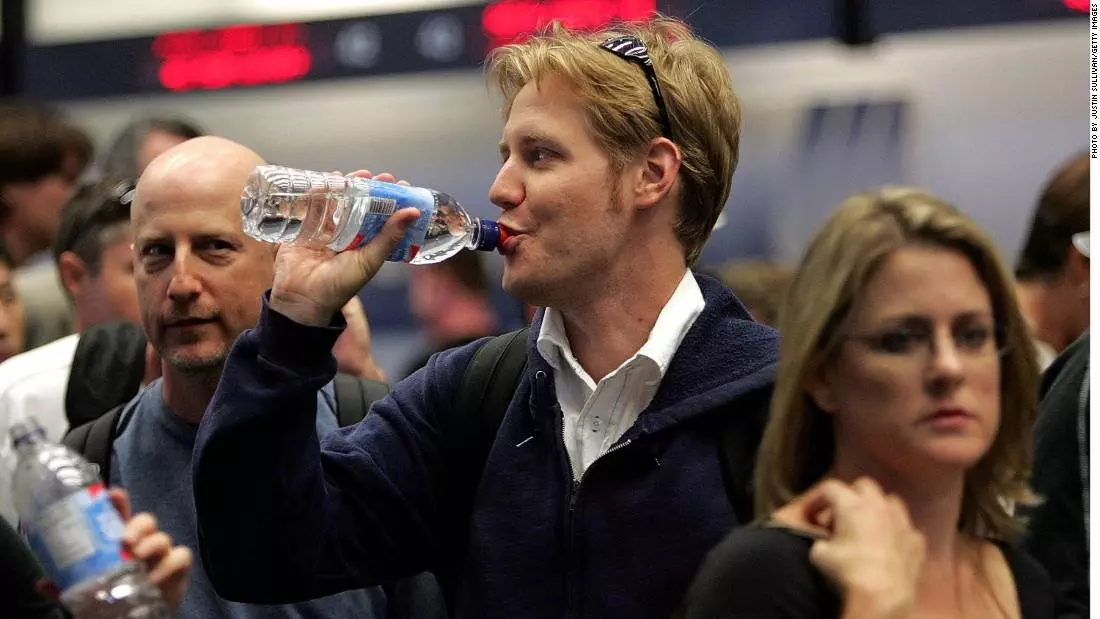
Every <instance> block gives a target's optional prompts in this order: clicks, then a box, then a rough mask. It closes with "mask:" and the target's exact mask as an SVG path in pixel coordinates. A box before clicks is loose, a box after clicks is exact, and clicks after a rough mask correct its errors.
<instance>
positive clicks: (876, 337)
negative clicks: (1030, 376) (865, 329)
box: [842, 323, 1012, 363]
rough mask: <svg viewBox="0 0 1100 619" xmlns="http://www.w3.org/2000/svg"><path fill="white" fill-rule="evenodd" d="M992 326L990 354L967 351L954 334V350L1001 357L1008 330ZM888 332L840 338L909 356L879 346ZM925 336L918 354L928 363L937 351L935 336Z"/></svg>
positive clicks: (1006, 346) (1007, 347) (968, 354)
mask: <svg viewBox="0 0 1100 619" xmlns="http://www.w3.org/2000/svg"><path fill="white" fill-rule="evenodd" d="M983 326H985V325H983ZM992 327H993V334H992V335H993V343H994V346H995V348H994V349H993V350H992V351H991V353H992V354H990V352H987V351H973V352H971V351H967V350H966V349H965V348H964V347H962V346H960V345H959V343H958V341H957V340H956V337H955V336H954V335H953V336H952V338H951V339H952V343H953V349H954V350H955V351H957V352H958V353H960V356H962V357H965V358H982V357H984V356H986V355H988V356H989V358H995V359H1001V358H1003V357H1004V356H1005V355H1007V354H1008V353H1009V351H1010V350H1011V349H1012V347H1011V345H1010V344H1009V342H1008V331H1007V329H1005V327H1004V326H1003V325H1002V324H1000V323H993V325H992ZM898 330H899V331H900V330H908V331H912V329H905V328H903V329H898ZM889 334H890V330H889V329H884V330H882V331H879V332H870V333H849V334H846V335H844V336H843V338H842V340H843V341H849V340H854V341H857V342H860V343H862V344H865V345H866V346H867V347H868V348H869V349H870V350H871V351H872V352H874V353H876V354H881V355H887V356H890V357H907V356H910V355H911V353H902V352H890V351H888V350H883V349H882V348H881V346H880V345H881V342H882V339H883V337H885V336H886V335H889ZM926 336H927V337H925V339H924V341H922V342H920V343H919V346H920V354H921V355H923V361H924V363H928V362H929V361H931V360H932V359H934V358H935V355H936V352H937V349H936V338H935V337H933V334H932V333H927V334H926Z"/></svg>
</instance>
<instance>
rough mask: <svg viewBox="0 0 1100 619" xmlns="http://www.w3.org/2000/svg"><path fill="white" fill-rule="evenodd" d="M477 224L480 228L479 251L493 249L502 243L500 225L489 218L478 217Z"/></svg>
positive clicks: (477, 247)
mask: <svg viewBox="0 0 1100 619" xmlns="http://www.w3.org/2000/svg"><path fill="white" fill-rule="evenodd" d="M477 226H478V228H479V230H480V232H479V234H478V238H477V246H476V247H474V249H476V250H478V251H493V250H494V249H496V248H497V245H499V244H500V226H499V225H498V224H497V222H495V221H492V220H489V219H478V220H477Z"/></svg>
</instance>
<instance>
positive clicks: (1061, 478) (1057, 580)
mask: <svg viewBox="0 0 1100 619" xmlns="http://www.w3.org/2000/svg"><path fill="white" fill-rule="evenodd" d="M1088 236H1089V233H1088V232H1081V233H1078V234H1075V235H1074V246H1075V247H1076V248H1077V249H1078V251H1080V252H1082V253H1083V254H1084V255H1085V257H1088V255H1089V242H1088ZM1090 350H1091V347H1090V344H1089V331H1088V330H1086V331H1085V333H1084V334H1083V335H1081V337H1079V338H1077V341H1075V342H1074V343H1073V344H1070V346H1069V347H1068V348H1066V349H1065V350H1063V351H1062V353H1061V354H1060V355H1058V358H1057V359H1055V360H1054V363H1052V364H1051V365H1050V367H1048V368H1047V370H1046V372H1045V373H1044V374H1043V382H1042V387H1041V390H1040V393H1041V395H1042V401H1041V402H1040V404H1039V421H1038V422H1036V424H1035V472H1034V473H1033V475H1032V485H1033V486H1034V488H1035V492H1036V493H1038V495H1039V496H1040V497H1042V499H1043V500H1042V502H1041V503H1040V504H1039V505H1037V506H1035V507H1033V508H1031V509H1030V510H1027V511H1025V516H1026V517H1027V522H1028V528H1027V536H1026V538H1025V547H1026V548H1027V549H1028V552H1030V553H1031V554H1032V556H1034V557H1035V558H1036V559H1038V561H1039V562H1040V563H1042V564H1043V567H1045V568H1046V569H1047V572H1048V573H1049V574H1050V578H1051V580H1052V581H1053V582H1054V587H1055V590H1056V592H1057V594H1058V617H1060V618H1062V619H1071V618H1072V619H1084V618H1085V617H1088V616H1089V427H1090V425H1091V423H1090V419H1089V401H1090V395H1091V394H1090V389H1089V375H1090V371H1089V352H1090Z"/></svg>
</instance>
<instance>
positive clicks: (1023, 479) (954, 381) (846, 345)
mask: <svg viewBox="0 0 1100 619" xmlns="http://www.w3.org/2000/svg"><path fill="white" fill-rule="evenodd" d="M1013 285H1014V282H1013V279H1012V277H1011V275H1010V273H1009V271H1008V269H1007V268H1006V267H1005V266H1004V265H1003V264H1002V263H1001V260H1000V259H999V258H998V255H997V252H996V249H995V248H994V246H993V244H992V242H991V241H990V240H989V239H988V237H987V236H986V235H985V233H984V232H982V230H981V229H980V228H978V226H977V225H976V224H975V223H974V222H973V221H971V220H970V219H968V218H967V217H966V216H964V215H962V214H961V213H960V212H959V211H958V210H956V209H955V208H954V207H952V206H949V205H947V204H946V203H944V202H942V201H940V200H938V199H937V198H935V197H933V196H931V195H928V194H926V193H923V192H920V191H916V190H911V189H904V188H887V189H883V190H880V191H876V192H872V193H865V194H857V195H855V196H853V197H851V198H849V199H848V200H846V201H845V202H844V203H842V204H841V205H840V207H839V209H838V211H837V212H836V213H835V214H834V215H833V216H832V217H831V218H830V219H829V221H827V222H826V224H825V226H824V227H823V228H822V229H821V231H819V232H818V234H817V235H816V236H815V238H814V239H813V240H812V241H811V243H810V246H809V248H808V249H807V251H806V254H805V256H804V257H803V259H802V261H801V263H800V264H799V266H798V268H797V270H796V272H795V275H794V278H793V279H792V283H791V287H790V291H789V293H788V295H787V297H786V300H785V309H784V312H783V314H782V319H781V323H780V327H779V328H780V331H781V333H782V334H783V339H782V343H781V345H780V346H781V347H780V361H779V363H780V369H779V375H778V377H777V378H776V386H775V393H774V397H773V399H772V414H771V417H770V418H769V420H768V424H767V428H766V429H765V431H764V440H763V442H762V444H761V446H760V451H759V456H758V459H757V466H756V483H755V494H756V506H757V514H758V518H759V520H758V521H757V522H756V523H754V525H753V526H751V527H743V528H741V529H738V530H735V531H734V532H732V533H731V534H730V535H729V536H728V537H727V538H726V539H725V540H723V541H722V542H721V544H719V545H718V546H717V547H716V548H715V550H713V551H712V552H711V553H710V555H709V556H708V558H707V560H706V562H705V564H704V567H703V568H702V569H701V571H700V574H699V576H698V577H697V579H696V582H695V584H694V585H693V587H692V590H691V593H690V594H689V596H688V600H687V604H686V605H687V612H686V617H687V619H720V618H725V617H767V618H768V619H816V618H822V619H826V618H829V619H832V618H838V617H844V618H846V619H849V618H850V619H856V618H859V619H893V618H903V617H905V618H908V617H1002V618H1005V619H1016V618H1023V619H1048V618H1050V617H1052V616H1053V615H1052V611H1053V607H1054V596H1053V591H1052V589H1051V586H1050V581H1049V578H1048V577H1047V575H1046V573H1045V572H1044V570H1043V569H1042V568H1041V567H1040V566H1039V565H1038V564H1037V563H1036V562H1035V561H1034V560H1033V559H1031V558H1030V557H1029V556H1028V555H1027V554H1025V553H1024V552H1023V551H1021V550H1019V549H1018V548H1017V546H1016V542H1017V539H1018V534H1019V533H1020V531H1021V529H1022V524H1021V522H1020V521H1019V520H1018V519H1017V518H1016V517H1015V516H1014V515H1013V514H1012V513H1011V511H1010V510H1009V509H1008V508H1007V507H1006V505H1005V503H1004V502H1002V499H1004V498H1009V499H1011V500H1013V501H1015V502H1016V504H1028V503H1031V502H1033V501H1034V496H1033V495H1032V493H1031V492H1030V490H1029V489H1028V485H1027V480H1028V476H1029V474H1030V471H1031V461H1032V460H1031V436H1032V434H1031V433H1032V427H1033V424H1034V422H1035V417H1036V408H1037V402H1036V392H1037V386H1038V374H1037V372H1036V371H1035V351H1034V349H1033V348H1032V345H1031V343H1030V335H1029V332H1028V328H1027V325H1026V322H1025V320H1024V318H1023V316H1022V314H1021V313H1020V309H1019V306H1018V305H1017V301H1016V297H1015V294H1014V291H1013Z"/></svg>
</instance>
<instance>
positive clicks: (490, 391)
mask: <svg viewBox="0 0 1100 619" xmlns="http://www.w3.org/2000/svg"><path fill="white" fill-rule="evenodd" d="M529 332H530V328H527V327H525V328H523V329H519V330H517V331H512V332H510V333H505V334H503V335H498V336H496V337H494V338H492V339H490V340H489V341H488V342H486V343H485V344H483V345H482V346H481V348H479V349H478V350H477V352H475V353H474V356H473V359H471V360H470V364H469V365H468V366H467V367H466V372H465V374H464V375H463V378H462V388H461V390H460V391H459V394H458V399H457V400H456V402H455V407H454V410H453V411H452V414H451V415H450V416H449V417H448V419H447V421H446V422H445V425H446V427H445V428H444V433H445V434H444V436H446V437H447V438H446V440H445V442H444V444H445V450H446V453H445V454H444V459H445V461H446V469H445V470H446V471H447V474H446V478H447V479H446V486H445V487H446V490H445V492H446V494H447V497H446V501H447V502H446V507H445V511H444V515H443V526H444V527H446V530H445V534H444V545H445V548H444V551H445V554H444V556H445V557H446V560H447V565H446V566H445V567H444V568H443V570H442V571H441V572H440V573H437V574H436V576H437V578H438V579H439V581H440V584H441V585H442V587H443V590H444V594H445V597H446V598H447V603H448V605H449V606H451V607H452V610H453V606H454V601H455V594H456V593H457V588H458V585H459V581H460V577H461V570H462V562H463V560H464V559H465V556H466V552H467V548H468V546H469V539H470V514H471V512H472V511H473V506H474V498H475V497H476V495H477V488H478V485H479V483H480V481H481V473H482V470H483V469H484V468H485V461H486V459H488V457H489V450H490V449H491V448H492V446H493V442H494V441H495V440H496V435H497V430H498V429H499V428H500V424H501V422H502V421H503V420H504V415H505V414H506V413H507V411H508V406H509V405H510V404H511V403H512V398H513V396H515V394H516V390H517V388H518V387H519V383H520V380H521V379H522V377H523V373H524V371H525V370H526V368H527V334H528V333H529Z"/></svg>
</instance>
